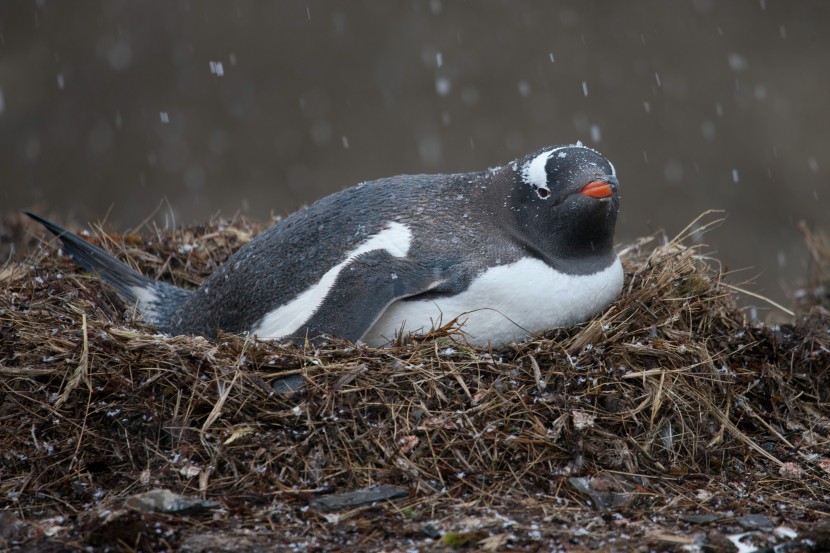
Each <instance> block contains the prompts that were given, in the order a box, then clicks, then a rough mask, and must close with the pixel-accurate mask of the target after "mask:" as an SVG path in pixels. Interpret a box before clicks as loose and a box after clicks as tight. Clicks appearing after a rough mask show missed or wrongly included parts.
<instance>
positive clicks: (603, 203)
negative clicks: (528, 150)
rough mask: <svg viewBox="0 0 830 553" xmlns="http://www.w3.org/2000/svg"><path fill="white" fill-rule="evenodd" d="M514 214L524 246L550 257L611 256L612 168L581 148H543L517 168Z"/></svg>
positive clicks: (616, 201)
mask: <svg viewBox="0 0 830 553" xmlns="http://www.w3.org/2000/svg"><path fill="white" fill-rule="evenodd" d="M515 172H516V180H517V182H516V188H517V189H514V194H513V195H512V200H513V202H512V203H513V206H512V207H513V211H514V212H515V214H516V217H517V219H518V221H517V222H518V223H519V230H520V232H522V233H524V234H526V235H527V243H530V244H541V245H542V246H541V248H540V249H541V250H542V251H540V252H539V253H541V254H542V255H545V256H546V257H551V258H560V259H564V258H568V259H577V260H578V259H583V258H590V257H596V258H602V257H613V256H614V255H615V254H614V251H613V242H614V228H615V226H616V222H617V212H618V211H619V206H620V196H619V187H620V184H619V181H618V180H617V174H616V169H615V168H614V165H613V164H612V163H611V162H610V161H608V159H606V158H605V157H604V156H603V155H602V154H600V153H599V152H597V151H595V150H592V149H591V148H586V147H585V146H583V145H582V144H581V143H577V144H575V145H570V146H558V147H554V148H545V149H542V150H540V151H538V152H535V153H533V154H530V155H528V156H526V157H525V158H523V159H522V160H520V161H519V162H518V163H517V164H516V165H515Z"/></svg>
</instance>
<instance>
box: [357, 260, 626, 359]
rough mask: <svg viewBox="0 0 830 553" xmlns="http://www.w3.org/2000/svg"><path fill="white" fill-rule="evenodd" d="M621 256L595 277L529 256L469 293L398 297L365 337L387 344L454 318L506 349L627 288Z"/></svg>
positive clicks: (584, 316) (594, 309)
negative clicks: (421, 298)
mask: <svg viewBox="0 0 830 553" xmlns="http://www.w3.org/2000/svg"><path fill="white" fill-rule="evenodd" d="M622 286H623V269H622V264H620V260H619V259H616V260H615V261H614V263H613V264H612V265H611V266H609V267H608V268H606V269H603V270H601V271H598V272H596V273H593V274H590V275H569V274H565V273H560V272H559V271H557V270H555V269H554V268H552V267H551V266H549V265H547V264H546V263H544V262H543V261H540V260H538V259H533V258H529V257H528V258H524V259H520V260H519V261H516V262H515V263H511V264H509V265H502V266H499V267H493V268H491V269H488V270H486V271H485V272H483V273H482V274H481V275H479V276H478V277H477V278H476V279H475V280H474V281H473V282H472V283H471V284H470V287H469V288H467V290H465V291H464V292H462V293H460V294H458V295H455V296H449V297H446V298H438V299H435V300H425V301H400V300H399V301H396V302H394V303H392V305H390V306H389V308H388V309H387V310H386V312H385V313H384V314H383V316H382V317H381V318H380V319H379V320H378V322H377V323H375V325H374V326H373V327H372V328H371V329H370V330H369V332H368V333H367V334H366V336H365V337H364V341H365V342H366V343H367V344H369V345H370V346H382V345H384V344H387V343H388V342H389V341H390V340H392V339H394V337H395V335H396V334H397V333H400V332H401V330H402V329H403V332H404V333H409V332H426V331H429V330H430V329H431V328H432V326H433V325H436V326H437V325H438V323H439V322H441V323H442V324H446V323H448V322H449V321H451V320H452V319H454V318H455V317H459V322H464V325H463V326H462V327H461V329H462V330H463V331H464V332H465V333H466V334H467V339H468V341H469V342H470V343H471V344H473V345H476V346H486V345H487V344H488V342H489V343H491V344H492V345H493V347H501V346H503V345H504V344H508V343H510V342H515V341H518V340H522V339H524V338H527V337H528V336H530V335H532V334H538V333H540V332H544V331H546V330H550V329H552V328H556V327H562V326H570V325H574V324H576V323H580V322H583V321H586V320H588V319H589V318H591V317H592V316H594V315H596V314H597V313H599V312H600V311H602V310H603V309H605V308H606V307H608V304H610V303H611V302H612V301H614V300H615V299H616V298H617V296H619V294H620V292H621V291H622Z"/></svg>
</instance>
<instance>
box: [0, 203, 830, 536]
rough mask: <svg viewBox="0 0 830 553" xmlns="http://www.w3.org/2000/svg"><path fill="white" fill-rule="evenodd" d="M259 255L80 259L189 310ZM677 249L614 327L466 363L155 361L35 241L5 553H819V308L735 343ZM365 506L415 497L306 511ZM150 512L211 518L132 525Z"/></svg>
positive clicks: (9, 372) (239, 357) (660, 246)
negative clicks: (452, 552)
mask: <svg viewBox="0 0 830 553" xmlns="http://www.w3.org/2000/svg"><path fill="white" fill-rule="evenodd" d="M18 224H20V223H17V222H12V223H8V224H7V227H13V226H14V225H18ZM699 225H700V223H697V224H696V230H699ZM704 226H705V225H704ZM25 228H27V229H28V231H29V232H31V233H34V232H36V231H35V229H34V227H25ZM258 230H260V227H259V226H257V225H255V224H252V223H250V222H248V221H244V220H240V219H237V220H233V221H223V222H214V223H212V224H209V225H205V226H198V227H190V228H184V229H180V230H176V231H172V232H167V231H159V230H153V231H152V232H149V233H148V232H146V231H145V232H143V233H140V234H139V233H136V232H131V233H127V234H124V235H118V234H109V233H107V232H104V231H103V230H102V228H101V227H97V228H95V229H93V230H92V232H90V233H87V238H88V239H89V240H90V241H92V242H94V243H96V244H98V245H100V246H102V247H104V248H105V249H107V250H109V251H110V252H112V253H113V254H115V255H116V256H117V257H119V258H120V259H122V260H124V261H125V262H127V263H129V264H131V265H133V266H135V267H136V268H138V269H139V270H141V271H142V272H144V273H145V274H148V275H154V276H157V277H158V278H161V279H164V280H167V281H169V282H173V283H176V284H178V285H182V286H192V285H196V284H198V282H199V281H200V280H201V279H202V278H204V277H205V276H206V275H207V274H209V273H210V272H211V271H213V270H214V269H215V268H216V266H217V265H218V264H220V263H221V262H222V261H223V260H224V259H225V258H226V257H227V256H228V255H230V254H231V253H232V252H233V251H235V250H236V249H237V248H238V247H240V246H241V245H242V244H244V243H245V242H247V241H248V240H250V238H251V237H252V236H253V235H254V234H255V233H256V232H257V231H258ZM809 237H811V238H812V239H813V242H812V243H810V242H808V244H811V248H812V249H811V252H812V253H813V254H815V256H817V258H816V259H817V264H816V266H818V267H822V269H821V270H825V268H826V267H827V265H822V264H823V263H830V254H828V252H830V248H828V249H827V250H824V252H822V249H821V248H822V247H823V245H826V239H823V238H821V237H820V236H817V235H812V234H809ZM30 240H31V239H30ZM822 240H825V242H822ZM689 243H690V240H689V236H688V235H687V234H686V233H684V234H681V235H680V236H678V237H677V238H675V239H673V240H666V239H664V238H663V237H662V236H655V237H649V238H644V239H641V240H638V241H637V242H635V243H634V244H632V245H629V246H627V247H624V248H622V249H621V258H622V260H623V263H624V266H625V269H626V281H625V287H624V290H623V293H622V296H621V297H620V298H619V299H618V300H617V301H616V302H615V303H614V304H613V305H612V306H611V307H610V308H609V309H608V310H607V311H606V312H605V313H603V314H601V315H599V316H597V317H595V318H594V319H592V320H591V321H588V322H587V323H585V324H582V325H579V326H577V327H574V328H567V329H558V330H553V331H552V332H550V333H549V334H547V335H545V336H540V337H538V338H536V339H533V340H530V341H528V342H527V343H523V344H518V345H514V346H512V347H508V348H506V349H502V350H499V351H482V350H479V349H474V348H471V347H469V346H468V345H466V343H465V341H464V337H463V325H462V326H461V327H460V329H459V328H458V326H457V325H453V324H449V325H446V326H444V327H442V328H439V329H435V330H433V332H431V333H430V334H429V335H427V336H420V337H414V338H412V339H411V340H409V341H408V342H407V343H403V344H398V345H396V346H394V347H390V348H387V349H371V348H367V347H364V346H362V345H355V344H350V343H345V342H336V341H335V342H331V343H328V344H326V345H323V346H319V347H313V348H312V347H311V346H308V347H305V348H303V347H296V346H290V345H279V344H276V343H272V342H268V341H258V340H256V339H253V338H249V337H245V336H237V335H230V334H225V335H220V336H219V338H218V339H217V340H215V341H209V340H206V339H204V338H200V337H187V336H176V337H169V336H162V335H159V334H157V333H156V332H155V331H154V329H153V328H151V327H149V326H147V325H145V324H144V323H142V322H141V321H140V320H138V319H137V317H136V314H135V313H134V311H133V309H132V308H131V306H129V305H125V304H124V303H123V302H122V301H121V300H120V299H119V298H118V297H117V296H116V295H115V294H114V293H113V292H112V291H111V290H110V289H109V288H107V287H106V286H105V285H103V284H102V283H101V282H100V281H99V280H98V279H97V278H96V277H94V276H92V275H88V274H85V273H84V272H82V271H81V270H79V269H78V268H77V267H76V266H75V265H74V264H73V263H72V262H71V261H69V260H67V259H66V258H64V257H62V256H58V255H56V254H55V251H54V248H53V247H52V246H51V245H49V244H47V243H46V242H44V243H42V244H41V245H39V246H36V247H33V248H32V249H31V251H30V252H29V254H28V256H27V257H26V258H25V259H22V260H19V259H18V260H15V259H11V260H9V261H8V262H6V263H5V265H3V266H2V268H0V509H2V510H0V548H3V547H6V548H9V549H19V550H42V551H51V550H54V551H64V550H72V549H75V548H77V549H79V550H90V549H100V550H113V551H135V550H138V551H158V550H171V551H257V550H261V549H263V548H266V547H267V548H272V549H273V548H276V549H280V548H292V549H303V550H330V549H338V550H354V551H365V550H375V549H385V550H406V549H412V550H420V549H435V550H441V549H453V548H454V549H463V548H475V549H488V550H503V549H507V550H537V549H543V550H550V549H563V550H582V549H587V548H592V547H606V548H609V549H619V550H629V549H634V548H637V547H646V548H647V549H655V550H671V549H675V548H678V547H681V546H684V547H686V548H687V549H690V548H692V550H693V549H694V548H697V550H701V551H715V550H723V551H729V550H735V551H737V550H738V547H739V546H746V545H747V543H752V544H755V545H757V546H758V547H762V546H764V547H766V546H769V547H772V546H775V545H782V544H787V545H788V547H790V548H791V549H790V550H804V551H807V550H819V549H815V548H817V547H821V546H823V545H826V544H828V543H830V537H828V536H830V528H828V527H826V526H822V525H823V524H824V523H823V521H824V520H826V519H827V517H828V516H830V312H828V310H827V308H826V306H824V305H822V300H821V298H822V297H823V296H822V295H821V293H819V292H816V293H815V294H814V295H815V299H813V300H810V293H812V292H810V291H814V290H820V289H821V290H823V288H821V286H823V284H822V283H820V282H815V283H812V284H811V285H810V286H808V287H807V288H805V289H804V290H807V292H805V293H804V294H802V295H801V296H799V302H800V303H799V313H800V314H799V315H798V316H797V318H795V319H794V320H793V323H792V324H785V325H778V326H767V325H764V324H760V323H758V322H753V321H748V320H747V318H746V317H745V315H744V312H743V311H742V310H741V309H739V308H738V307H737V306H736V303H735V295H736V288H735V287H734V286H732V285H729V284H726V283H725V282H724V281H723V275H722V273H721V271H720V269H719V268H718V265H717V263H716V262H714V261H712V260H711V259H709V258H707V257H706V256H705V255H703V253H702V251H703V250H702V249H701V247H700V246H691V245H689ZM21 249H22V248H18V252H19V251H20V250H21ZM824 255H828V257H826V258H825V257H823V256H824ZM817 274H818V275H819V277H820V276H821V274H822V273H820V272H818V273H817ZM805 296H806V297H807V299H806V300H805V299H804V298H805ZM292 375H293V376H296V375H301V376H302V378H303V379H304V386H303V387H302V388H301V389H299V390H294V391H291V390H288V391H286V390H285V389H284V386H282V385H281V384H282V383H283V382H284V381H285V378H286V377H291V376H292ZM381 484H383V485H393V486H396V487H398V488H402V489H403V490H405V493H406V494H407V495H406V497H405V498H402V499H396V500H394V501H381V502H376V503H371V504H367V505H364V506H360V507H354V508H349V509H346V510H343V509H341V510H337V511H334V512H331V511H326V510H325V509H318V508H315V507H314V505H315V504H314V501H315V500H316V499H319V498H321V497H325V496H330V495H334V494H339V493H343V492H349V491H353V490H357V489H363V488H367V487H371V486H377V485H381ZM152 489H166V490H170V491H172V492H175V493H177V494H181V495H182V496H185V497H190V498H198V499H201V500H209V501H210V504H209V505H210V507H208V508H205V509H202V510H201V511H200V512H197V511H198V510H181V511H175V512H160V511H158V510H152V509H151V510H142V509H138V508H133V507H131V506H130V505H131V503H130V498H131V497H135V496H136V495H137V494H140V493H142V492H147V491H149V490H152ZM204 505H207V503H205V504H204ZM736 536H737V537H736ZM730 548H731V549H730ZM798 548H801V549H798Z"/></svg>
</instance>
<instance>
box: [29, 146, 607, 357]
mask: <svg viewBox="0 0 830 553" xmlns="http://www.w3.org/2000/svg"><path fill="white" fill-rule="evenodd" d="M619 203H620V199H619V181H618V180H617V174H616V170H615V168H614V165H613V164H612V163H611V162H610V161H609V160H608V159H606V158H605V157H604V156H602V154H600V153H599V152H597V151H596V150H593V149H591V148H588V147H585V146H583V145H582V144H581V143H579V142H577V143H576V144H571V145H564V146H555V147H548V148H543V149H541V150H538V151H536V152H534V153H532V154H529V155H527V156H525V157H523V158H521V159H518V160H515V161H513V162H511V163H508V164H507V165H504V166H501V167H495V168H491V169H489V170H486V171H481V172H474V173H457V174H437V175H400V176H395V177H390V178H382V179H379V180H375V181H371V182H364V183H361V184H358V185H356V186H353V187H351V188H346V189H344V190H342V191H340V192H337V193H335V194H332V195H330V196H327V197H325V198H323V199H321V200H318V201H317V202H315V203H313V204H312V205H310V206H308V207H307V208H305V209H302V210H300V211H298V212H296V213H294V214H292V215H290V216H288V217H286V218H285V219H283V220H281V221H279V222H277V223H276V224H274V225H273V226H271V227H269V228H268V229H266V230H264V231H263V232H261V233H259V234H258V235H256V236H255V237H254V238H253V239H252V240H251V241H250V242H249V243H247V244H246V245H244V246H243V247H241V248H240V249H239V250H238V251H237V252H235V253H234V254H233V255H232V256H230V257H229V258H228V259H227V261H226V262H225V263H223V264H222V265H221V266H220V267H218V268H217V270H216V271H214V272H213V273H212V274H211V275H210V276H208V277H207V278H206V279H205V280H204V281H203V282H202V284H201V285H200V286H199V287H198V288H196V289H193V290H185V289H182V288H178V287H176V286H173V285H171V284H168V283H165V282H161V281H156V280H153V279H151V278H148V277H146V276H144V275H142V274H140V273H138V272H136V271H135V270H133V269H132V268H130V267H128V266H127V265H125V264H123V263H121V262H120V261H118V260H116V259H115V258H113V257H112V256H110V255H109V254H107V253H106V252H105V251H103V250H102V249H101V248H98V247H97V246H94V245H92V244H90V243H89V242H87V241H85V240H83V239H81V238H80V237H78V236H77V235H75V234H72V233H70V232H68V231H66V230H65V229H63V228H61V227H59V226H57V225H55V224H54V223H51V222H50V221H47V220H46V219H44V218H42V217H40V216H38V215H35V214H33V213H29V212H26V213H27V215H29V216H30V217H31V218H33V219H34V220H36V221H38V222H39V223H41V224H42V225H43V226H45V227H46V228H47V229H48V230H49V231H51V232H52V233H53V234H55V235H56V236H58V238H59V239H60V241H61V242H62V246H63V251H64V253H65V254H67V255H68V256H69V257H71V258H72V259H73V260H74V261H75V262H76V263H78V264H79V265H80V266H81V267H83V268H84V269H86V270H88V271H90V272H93V273H97V274H98V275H100V277H101V278H102V280H103V281H104V282H106V283H108V284H109V285H110V286H112V287H113V288H114V289H115V290H116V291H117V292H118V294H119V295H120V296H121V297H122V298H123V299H124V300H125V301H126V302H128V303H130V304H132V305H135V306H136V307H137V308H138V311H139V312H140V313H141V315H142V317H143V319H144V320H146V321H148V322H150V323H152V324H154V325H155V326H156V327H157V328H158V329H159V330H160V331H161V332H163V333H167V334H171V335H179V334H190V335H202V336H205V337H208V338H212V337H215V336H216V333H217V331H218V330H223V331H226V332H232V333H249V334H253V335H256V336H257V337H258V338H260V339H277V340H282V341H294V342H297V343H303V342H304V341H305V340H307V339H318V338H320V337H322V339H325V338H326V337H339V338H345V339H346V340H350V341H352V342H361V343H365V344H366V345H369V346H373V347H377V346H384V345H387V344H389V343H390V342H392V341H394V340H395V339H396V337H399V336H401V335H406V334H409V333H413V332H420V333H424V332H428V331H430V330H431V329H433V328H438V327H439V326H441V325H443V324H447V323H448V322H451V321H455V323H456V324H458V325H460V330H461V331H462V332H463V334H464V337H465V339H466V340H467V342H468V343H469V344H470V345H473V346H478V347H487V346H490V347H494V348H498V347H502V346H504V345H506V344H509V343H512V342H517V341H521V340H523V339H526V338H528V337H531V336H534V335H538V334H540V333H542V332H544V331H546V330H550V329H552V328H556V327H563V326H572V325H575V324H577V323H580V322H584V321H586V320H588V319H589V318H591V317H592V316H594V315H596V314H597V313H599V312H601V311H603V310H604V309H605V308H606V307H608V305H609V304H610V303H611V302H612V301H614V299H616V298H617V297H618V295H619V294H620V292H621V290H622V285H623V269H622V265H621V264H620V260H619V258H618V257H617V254H616V252H615V251H614V228H615V225H616V220H617V213H618V211H619Z"/></svg>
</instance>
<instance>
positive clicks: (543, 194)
mask: <svg viewBox="0 0 830 553" xmlns="http://www.w3.org/2000/svg"><path fill="white" fill-rule="evenodd" d="M536 193H537V194H539V197H540V198H542V199H543V200H544V199H545V198H547V197H548V196H550V190H548V189H547V188H537V189H536Z"/></svg>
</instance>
